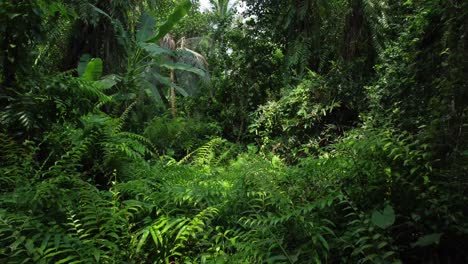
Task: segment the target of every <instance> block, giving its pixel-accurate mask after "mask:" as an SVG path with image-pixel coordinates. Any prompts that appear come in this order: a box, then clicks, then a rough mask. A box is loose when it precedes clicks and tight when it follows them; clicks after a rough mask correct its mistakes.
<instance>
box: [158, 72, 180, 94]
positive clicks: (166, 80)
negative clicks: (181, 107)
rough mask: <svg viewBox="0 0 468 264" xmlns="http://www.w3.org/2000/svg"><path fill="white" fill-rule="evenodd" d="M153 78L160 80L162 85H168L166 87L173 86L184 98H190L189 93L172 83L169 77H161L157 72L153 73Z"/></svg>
mask: <svg viewBox="0 0 468 264" xmlns="http://www.w3.org/2000/svg"><path fill="white" fill-rule="evenodd" d="M153 77H154V78H155V79H156V80H158V81H159V82H160V83H162V84H164V85H166V86H172V87H174V89H175V90H176V91H177V92H179V93H180V94H181V95H183V96H184V97H187V96H188V93H187V91H186V90H185V89H184V88H182V87H180V86H178V85H176V84H175V83H172V81H171V79H169V78H167V77H164V76H162V75H160V74H159V73H156V72H153Z"/></svg>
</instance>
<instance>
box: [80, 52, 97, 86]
mask: <svg viewBox="0 0 468 264" xmlns="http://www.w3.org/2000/svg"><path fill="white" fill-rule="evenodd" d="M101 75H102V60H101V59H100V58H93V59H91V60H90V61H89V62H88V64H87V65H86V69H85V71H84V73H83V76H81V78H83V79H85V80H88V81H97V80H99V78H101Z"/></svg>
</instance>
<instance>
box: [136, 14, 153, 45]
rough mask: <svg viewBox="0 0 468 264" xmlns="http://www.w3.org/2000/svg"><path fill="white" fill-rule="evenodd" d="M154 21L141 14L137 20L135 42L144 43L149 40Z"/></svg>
mask: <svg viewBox="0 0 468 264" xmlns="http://www.w3.org/2000/svg"><path fill="white" fill-rule="evenodd" d="M155 24H156V21H155V20H154V18H153V17H152V16H151V15H149V14H147V13H143V14H141V16H140V18H139V19H138V30H137V34H136V40H137V42H144V41H145V40H147V39H149V38H151V36H153V35H154V27H155Z"/></svg>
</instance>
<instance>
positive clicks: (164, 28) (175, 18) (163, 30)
mask: <svg viewBox="0 0 468 264" xmlns="http://www.w3.org/2000/svg"><path fill="white" fill-rule="evenodd" d="M191 7H192V3H191V2H190V0H185V1H183V2H182V3H181V4H180V5H179V6H177V7H176V9H175V10H174V12H173V13H172V14H171V15H170V16H169V18H168V19H167V20H166V22H164V24H162V25H161V26H160V27H159V28H157V29H156V30H157V34H156V36H154V37H152V38H151V39H148V40H147V41H146V42H154V41H158V40H160V39H161V38H162V37H164V36H165V35H166V34H167V33H169V31H171V29H172V28H173V27H174V26H175V25H176V24H177V22H179V21H180V20H181V19H182V18H183V17H184V16H186V15H187V13H188V11H189V10H190V8H191Z"/></svg>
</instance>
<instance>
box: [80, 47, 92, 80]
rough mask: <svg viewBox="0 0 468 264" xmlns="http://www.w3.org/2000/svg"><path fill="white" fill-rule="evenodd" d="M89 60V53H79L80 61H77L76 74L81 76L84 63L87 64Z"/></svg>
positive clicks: (83, 70)
mask: <svg viewBox="0 0 468 264" xmlns="http://www.w3.org/2000/svg"><path fill="white" fill-rule="evenodd" d="M90 60H91V55H89V54H88V53H85V54H83V55H81V57H80V62H79V63H78V67H77V71H78V76H80V77H81V76H83V73H84V72H85V70H86V65H88V62H89V61H90Z"/></svg>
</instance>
